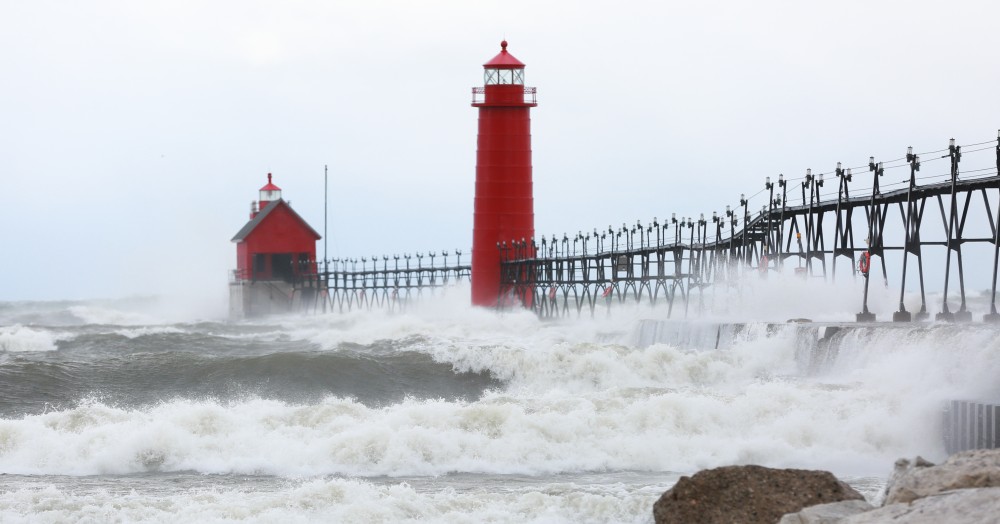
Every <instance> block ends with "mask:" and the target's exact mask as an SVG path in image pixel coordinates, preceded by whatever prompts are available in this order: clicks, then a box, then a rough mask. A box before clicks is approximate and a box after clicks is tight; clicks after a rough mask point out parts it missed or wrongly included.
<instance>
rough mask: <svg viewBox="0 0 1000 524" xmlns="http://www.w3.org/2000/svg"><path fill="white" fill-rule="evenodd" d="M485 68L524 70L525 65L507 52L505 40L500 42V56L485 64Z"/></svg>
mask: <svg viewBox="0 0 1000 524" xmlns="http://www.w3.org/2000/svg"><path fill="white" fill-rule="evenodd" d="M483 67H486V68H490V69H524V63H523V62H521V61H520V60H518V59H516V58H514V55H512V54H510V53H508V52H507V41H506V40H504V41H503V42H500V54H498V55H497V56H494V57H493V59H492V60H490V61H489V62H486V63H485V64H483Z"/></svg>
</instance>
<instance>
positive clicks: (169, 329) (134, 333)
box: [114, 326, 188, 338]
mask: <svg viewBox="0 0 1000 524" xmlns="http://www.w3.org/2000/svg"><path fill="white" fill-rule="evenodd" d="M114 333H115V334H116V335H121V336H123V337H126V338H139V337H145V336H150V335H173V334H178V333H188V331H187V330H186V329H181V328H179V327H177V326H142V327H136V328H126V329H116V330H115V331H114Z"/></svg>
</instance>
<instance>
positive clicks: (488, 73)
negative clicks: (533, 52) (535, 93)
mask: <svg viewBox="0 0 1000 524" xmlns="http://www.w3.org/2000/svg"><path fill="white" fill-rule="evenodd" d="M483 83H484V84H485V85H498V84H514V85H524V69H495V68H489V67H488V68H486V69H485V70H484V71H483Z"/></svg>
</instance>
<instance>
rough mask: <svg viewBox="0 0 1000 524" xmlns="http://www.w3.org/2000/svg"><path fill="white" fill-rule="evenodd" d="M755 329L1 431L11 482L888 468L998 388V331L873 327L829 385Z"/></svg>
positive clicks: (61, 417)
mask: <svg viewBox="0 0 1000 524" xmlns="http://www.w3.org/2000/svg"><path fill="white" fill-rule="evenodd" d="M756 329H757V332H756V333H754V331H753V330H751V332H750V334H748V335H747V338H746V339H745V340H742V341H740V342H738V343H737V344H736V345H735V346H734V347H733V348H732V349H728V350H711V351H704V350H703V351H697V350H685V349H680V348H675V347H671V346H668V345H664V344H654V345H651V346H649V347H647V348H643V349H635V348H628V347H625V346H623V345H620V344H600V343H595V342H587V343H581V342H575V341H570V340H567V339H568V338H570V337H571V335H572V332H571V331H568V330H567V329H564V328H562V327H559V326H553V327H548V328H537V329H536V330H535V332H536V336H535V337H531V338H530V341H527V340H524V337H522V344H520V345H511V344H506V343H493V344H483V343H482V342H483V341H478V342H471V343H470V342H469V341H466V343H462V341H461V340H448V339H447V338H446V337H443V335H442V334H441V333H437V334H436V337H438V338H433V337H431V334H429V333H426V332H425V333H423V336H425V337H428V338H429V340H428V341H427V342H426V343H425V345H424V346H423V350H426V351H428V352H430V353H432V354H434V355H435V358H438V359H440V360H443V361H451V362H454V363H455V365H456V367H458V368H463V369H464V368H468V369H484V370H489V371H490V372H492V373H494V374H496V375H498V376H501V377H503V378H505V379H507V380H508V381H509V385H508V387H506V388H505V389H504V390H502V391H495V392H491V393H487V394H486V395H485V396H484V397H483V398H481V399H479V400H476V401H471V402H449V401H444V400H416V399H408V400H405V401H403V402H401V403H398V404H394V405H388V406H383V407H366V406H364V405H363V404H361V403H359V402H356V401H354V400H351V399H343V398H328V399H326V400H325V401H323V402H320V403H317V404H314V405H291V404H286V403H282V402H276V401H267V400H259V399H247V400H244V401H238V402H229V403H224V402H213V401H190V400H181V399H178V400H173V401H170V402H165V403H163V404H160V405H158V406H155V407H151V408H146V409H142V410H129V409H121V408H115V407H110V406H106V405H103V404H101V403H99V402H92V403H87V404H83V405H81V406H78V407H76V408H72V409H69V410H64V411H59V412H51V413H46V414H43V415H34V416H27V417H25V418H23V419H20V420H5V421H2V422H0V449H3V450H4V451H3V453H0V472H4V473H26V474H70V475H90V474H117V473H134V472H143V471H181V470H194V471H200V472H206V473H246V474H255V473H263V474H275V475H283V476H299V475H328V474H339V475H350V476H381V475H388V476H409V475H441V474H445V473H450V472H469V473H485V474H532V475H539V474H557V473H560V472H579V471H605V470H611V471H621V470H637V471H684V472H689V471H695V470H697V469H700V468H705V467H713V466H719V465H725V464H733V463H758V464H765V465H772V466H785V467H815V468H823V469H830V470H833V471H835V472H838V473H841V474H853V475H865V474H881V473H884V470H885V468H886V464H891V463H892V461H893V460H895V458H897V457H899V456H906V455H914V454H923V455H925V456H927V455H931V456H932V457H933V456H934V455H935V454H937V455H940V454H941V453H942V452H943V450H942V445H941V441H940V435H941V431H940V427H939V426H938V422H939V420H940V416H939V415H940V409H941V403H942V401H943V400H946V399H947V398H948V397H949V395H952V396H953V395H959V394H960V395H969V396H975V397H982V396H983V395H989V394H994V393H998V391H997V386H996V385H995V384H994V381H993V374H992V373H991V372H990V370H993V369H996V368H997V365H998V364H1000V361H998V360H1000V357H998V356H997V355H998V353H1000V352H998V351H997V349H998V347H997V346H998V344H1000V342H997V341H996V339H995V337H993V336H992V333H993V332H992V330H989V329H987V328H980V329H979V330H978V331H971V332H969V333H967V335H966V338H965V339H963V340H966V341H967V342H966V343H961V344H953V345H952V347H948V346H945V345H944V344H942V341H943V340H950V339H952V338H953V335H949V334H948V333H947V329H952V328H947V327H937V328H931V330H930V332H929V333H919V331H913V330H912V328H908V329H910V331H907V330H904V329H898V330H893V329H884V330H875V331H872V332H871V333H870V334H868V335H866V334H865V333H866V332H860V334H858V335H852V336H855V337H856V338H857V340H855V341H851V340H845V341H844V342H843V346H842V348H841V356H840V360H838V361H837V363H836V365H835V366H833V367H832V368H831V369H829V370H827V371H825V372H824V373H822V374H820V375H818V376H804V375H803V374H802V373H801V372H799V371H798V370H797V369H796V366H795V355H794V352H795V346H794V344H793V340H791V338H790V337H788V336H786V335H782V334H780V333H779V335H778V336H775V337H765V336H763V331H764V329H763V326H760V327H758V328H756ZM920 329H921V328H917V330H920ZM942 329H944V330H945V331H941V330H942ZM956 329H957V328H956ZM547 331H548V332H547ZM905 333H912V335H911V338H912V340H907V339H906V337H903V338H900V337H901V335H902V334H905ZM410 349H411V350H412V349H413V348H410ZM958 357H960V358H958ZM959 360H960V361H961V363H958V361H959Z"/></svg>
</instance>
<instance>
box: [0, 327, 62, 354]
mask: <svg viewBox="0 0 1000 524" xmlns="http://www.w3.org/2000/svg"><path fill="white" fill-rule="evenodd" d="M68 336H69V335H66V334H59V333H55V332H52V331H48V330H44V329H40V328H37V329H36V328H30V327H25V326H22V325H20V324H14V325H13V326H0V351H7V352H10V353H24V352H34V351H56V349H58V348H57V347H56V342H58V341H59V340H63V339H65V338H67V337H68Z"/></svg>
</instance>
